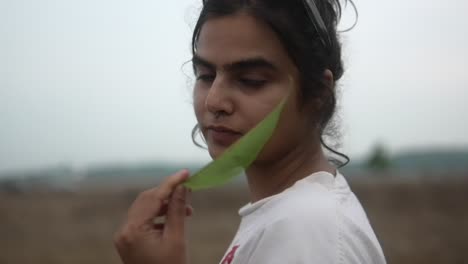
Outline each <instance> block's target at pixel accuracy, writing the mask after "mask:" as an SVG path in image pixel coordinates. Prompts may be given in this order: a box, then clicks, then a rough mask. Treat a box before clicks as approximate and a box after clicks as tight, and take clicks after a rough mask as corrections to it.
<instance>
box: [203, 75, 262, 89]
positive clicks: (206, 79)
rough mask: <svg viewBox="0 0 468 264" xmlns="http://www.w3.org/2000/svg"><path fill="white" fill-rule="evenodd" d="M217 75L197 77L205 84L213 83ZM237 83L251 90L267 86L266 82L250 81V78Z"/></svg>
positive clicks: (239, 80) (240, 79)
mask: <svg viewBox="0 0 468 264" xmlns="http://www.w3.org/2000/svg"><path fill="white" fill-rule="evenodd" d="M215 78H216V75H211V74H202V75H199V76H197V81H202V82H205V83H212V82H213V81H214V79H215ZM237 81H238V82H239V83H240V84H241V85H242V86H244V87H249V88H260V87H262V86H264V85H265V84H266V82H267V81H266V80H257V79H249V78H238V79H237Z"/></svg>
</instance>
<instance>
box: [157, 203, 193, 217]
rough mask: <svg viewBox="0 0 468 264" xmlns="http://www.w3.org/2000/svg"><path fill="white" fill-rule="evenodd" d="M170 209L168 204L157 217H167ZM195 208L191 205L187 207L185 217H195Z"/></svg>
mask: <svg viewBox="0 0 468 264" xmlns="http://www.w3.org/2000/svg"><path fill="white" fill-rule="evenodd" d="M168 208H169V206H168V204H164V205H163V206H162V207H161V209H160V210H159V213H158V215H156V216H157V217H160V216H165V215H166V214H167V209H168ZM193 211H194V210H193V207H192V206H191V205H187V206H185V216H192V215H193Z"/></svg>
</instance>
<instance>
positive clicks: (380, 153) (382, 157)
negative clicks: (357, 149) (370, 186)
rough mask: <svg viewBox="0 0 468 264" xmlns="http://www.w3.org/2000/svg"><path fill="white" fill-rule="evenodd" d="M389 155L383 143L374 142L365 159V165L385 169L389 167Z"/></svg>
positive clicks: (375, 168)
mask: <svg viewBox="0 0 468 264" xmlns="http://www.w3.org/2000/svg"><path fill="white" fill-rule="evenodd" d="M390 165H391V164H390V156H389V154H388V151H387V150H386V148H385V147H384V146H383V144H380V143H379V144H376V145H375V146H374V148H373V150H372V152H371V154H370V156H369V159H368V160H367V167H368V168H369V169H372V170H385V169H388V168H389V167H390Z"/></svg>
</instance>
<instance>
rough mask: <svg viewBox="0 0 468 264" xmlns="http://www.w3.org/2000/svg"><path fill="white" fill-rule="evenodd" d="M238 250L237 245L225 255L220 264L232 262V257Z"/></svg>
mask: <svg viewBox="0 0 468 264" xmlns="http://www.w3.org/2000/svg"><path fill="white" fill-rule="evenodd" d="M238 248H239V246H238V245H237V246H234V247H232V249H231V251H229V253H228V254H227V255H226V257H224V259H223V261H222V262H221V264H231V263H232V261H233V260H234V255H235V254H236V251H237V249H238Z"/></svg>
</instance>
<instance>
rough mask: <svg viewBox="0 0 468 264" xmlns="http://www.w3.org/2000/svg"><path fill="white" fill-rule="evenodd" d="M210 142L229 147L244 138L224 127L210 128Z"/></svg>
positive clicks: (208, 130)
mask: <svg viewBox="0 0 468 264" xmlns="http://www.w3.org/2000/svg"><path fill="white" fill-rule="evenodd" d="M207 136H208V140H209V141H212V142H213V143H215V144H216V145H220V146H223V147H228V146H230V145H232V144H233V143H234V142H236V141H237V140H238V139H239V138H241V137H242V133H240V132H238V131H236V130H233V129H230V128H228V127H223V126H208V127H207Z"/></svg>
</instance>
